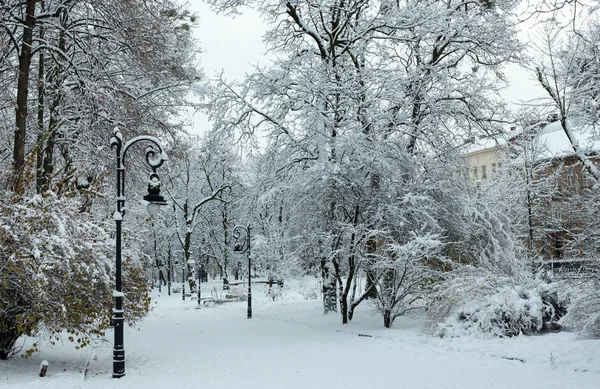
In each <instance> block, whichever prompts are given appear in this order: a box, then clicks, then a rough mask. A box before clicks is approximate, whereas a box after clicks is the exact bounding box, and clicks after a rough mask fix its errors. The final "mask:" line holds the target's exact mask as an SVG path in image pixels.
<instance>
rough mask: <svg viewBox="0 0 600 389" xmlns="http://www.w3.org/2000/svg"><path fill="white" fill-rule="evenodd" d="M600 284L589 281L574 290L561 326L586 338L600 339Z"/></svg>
mask: <svg viewBox="0 0 600 389" xmlns="http://www.w3.org/2000/svg"><path fill="white" fill-rule="evenodd" d="M599 291H600V282H599V281H598V280H591V279H590V280H588V282H584V283H583V284H579V285H578V287H577V288H574V290H573V292H572V293H573V296H572V301H571V303H570V304H569V309H568V312H567V314H566V315H565V316H564V317H563V318H562V319H561V321H560V324H562V325H564V326H565V327H566V328H568V329H570V330H573V331H577V332H578V333H579V334H581V335H582V336H584V337H592V338H600V292H599Z"/></svg>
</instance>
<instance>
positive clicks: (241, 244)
mask: <svg viewBox="0 0 600 389" xmlns="http://www.w3.org/2000/svg"><path fill="white" fill-rule="evenodd" d="M232 236H233V244H234V246H233V251H234V252H238V253H242V254H243V253H248V319H252V274H251V270H252V262H251V259H250V225H248V227H244V226H235V227H234V228H233V232H232Z"/></svg>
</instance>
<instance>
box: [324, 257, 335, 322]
mask: <svg viewBox="0 0 600 389" xmlns="http://www.w3.org/2000/svg"><path fill="white" fill-rule="evenodd" d="M321 277H322V280H323V312H324V313H329V312H337V293H336V290H335V284H336V282H335V275H334V271H333V269H332V268H331V263H330V262H328V261H327V260H326V259H322V260H321Z"/></svg>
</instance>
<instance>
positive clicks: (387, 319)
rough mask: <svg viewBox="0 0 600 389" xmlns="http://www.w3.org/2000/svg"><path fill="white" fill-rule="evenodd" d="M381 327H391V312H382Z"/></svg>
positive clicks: (388, 310)
mask: <svg viewBox="0 0 600 389" xmlns="http://www.w3.org/2000/svg"><path fill="white" fill-rule="evenodd" d="M383 326H384V327H385V328H390V327H391V326H392V311H391V310H390V309H384V310H383Z"/></svg>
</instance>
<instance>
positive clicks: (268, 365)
mask: <svg viewBox="0 0 600 389" xmlns="http://www.w3.org/2000/svg"><path fill="white" fill-rule="evenodd" d="M216 285H217V284H212V285H211V284H210V283H209V284H205V285H204V288H203V289H204V295H205V296H206V295H210V290H214V289H213V288H214V287H215V286H216ZM297 285H298V284H297V283H294V282H288V285H286V289H285V292H284V294H283V296H281V299H279V300H277V301H270V300H269V299H268V297H267V296H266V294H265V291H266V285H257V286H255V287H254V288H253V297H254V299H253V303H254V304H253V319H252V320H248V319H246V303H245V302H228V303H224V304H219V305H215V306H212V307H203V308H201V309H196V301H190V300H189V299H188V300H187V301H185V302H183V301H182V300H181V295H180V294H173V295H172V296H167V294H166V292H165V289H163V293H160V294H159V293H158V291H157V290H155V291H153V302H152V306H153V310H152V312H151V313H150V315H149V316H148V317H147V318H146V319H144V321H143V322H142V323H141V324H140V325H139V327H138V328H126V330H125V353H126V374H127V375H126V376H125V377H123V378H121V379H118V380H117V379H113V378H111V372H112V333H108V334H107V340H105V341H103V342H100V343H98V344H97V345H95V346H94V347H88V348H86V349H83V350H75V349H74V348H73V346H72V345H71V344H69V343H66V344H64V345H63V344H57V345H56V346H50V345H46V344H45V343H44V342H42V351H41V352H40V353H38V354H34V355H33V356H32V357H30V358H29V359H20V358H14V359H11V360H9V361H0V388H2V389H15V388H61V389H65V388H66V389H69V388H115V389H116V388H144V389H149V388H178V389H186V388H210V389H235V388H243V389H271V388H273V389H275V388H277V389H282V388H283V389H296V388H298V389H300V388H302V389H306V388H327V389H352V388H361V389H370V388H377V389H382V388H410V389H421V388H423V389H424V388H435V389H450V388H457V389H458V388H460V389H491V388H502V389H512V388H518V389H534V388H540V389H542V388H543V389H551V388H556V389H567V388H568V389H586V388H589V389H592V388H593V389H598V388H600V341H599V340H579V339H577V337H576V336H575V335H574V334H569V333H557V334H547V335H543V336H531V337H524V336H522V337H518V338H512V339H477V338H473V337H463V338H451V339H448V338H444V339H441V338H435V337H431V336H428V335H423V334H421V333H420V329H419V323H418V322H412V321H409V320H397V322H396V323H395V324H396V325H395V326H394V328H392V329H385V328H383V326H382V320H381V318H380V316H379V315H378V314H376V313H375V312H374V311H373V310H372V308H370V307H369V306H368V305H367V304H363V305H361V306H359V307H358V310H357V312H356V317H355V319H354V321H352V322H351V323H350V324H348V325H345V326H343V325H342V324H341V323H340V318H339V317H338V316H337V315H326V316H325V315H323V314H322V312H321V311H322V308H321V303H320V300H305V299H303V297H302V296H301V295H300V294H299V293H297V290H298V288H297ZM31 341H32V340H28V342H31ZM42 360H47V361H48V362H49V367H48V374H47V376H46V377H44V378H41V377H39V376H38V372H39V366H40V363H41V361H42Z"/></svg>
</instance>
